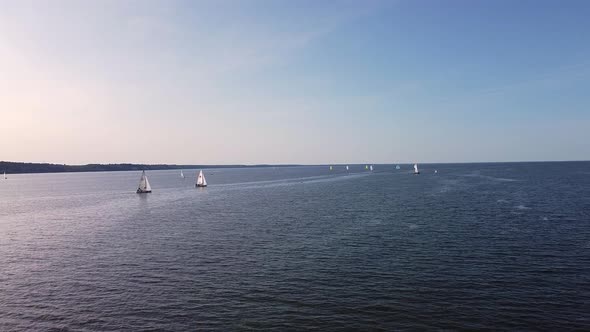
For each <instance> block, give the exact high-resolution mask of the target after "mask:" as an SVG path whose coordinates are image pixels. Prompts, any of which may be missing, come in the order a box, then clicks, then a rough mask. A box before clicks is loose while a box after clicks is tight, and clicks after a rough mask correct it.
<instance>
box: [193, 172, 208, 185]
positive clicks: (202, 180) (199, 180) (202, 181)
mask: <svg viewBox="0 0 590 332" xmlns="http://www.w3.org/2000/svg"><path fill="white" fill-rule="evenodd" d="M195 187H207V180H205V175H204V174H203V171H200V172H199V176H197V184H195Z"/></svg>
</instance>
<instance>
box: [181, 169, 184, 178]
mask: <svg viewBox="0 0 590 332" xmlns="http://www.w3.org/2000/svg"><path fill="white" fill-rule="evenodd" d="M180 177H181V178H183V179H184V173H182V170H180Z"/></svg>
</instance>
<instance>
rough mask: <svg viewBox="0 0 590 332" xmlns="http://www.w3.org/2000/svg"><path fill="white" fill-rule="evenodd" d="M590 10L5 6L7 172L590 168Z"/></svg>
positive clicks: (1, 14) (431, 4)
mask: <svg viewBox="0 0 590 332" xmlns="http://www.w3.org/2000/svg"><path fill="white" fill-rule="evenodd" d="M589 15H590V2H587V1H567V2H558V1H519V2H513V1H447V2H436V1H331V2H317V1H296V2H287V1H54V2H42V1H2V0H0V41H1V42H0V72H1V73H2V75H1V78H0V159H1V160H6V161H14V162H48V163H57V164H64V163H65V164H70V165H81V164H92V163H102V164H104V163H141V164H179V165H182V164H201V165H214V164H217V165H223V164H302V165H306V164H316V165H317V164H347V163H350V164H364V163H374V164H391V163H413V162H418V163H437V162H439V163H453V162H457V163H461V162H520V161H524V162H525V161H566V160H572V161H583V160H588V159H589V158H590V144H587V142H588V141H590V112H589V111H588V109H589V107H590V94H588V91H590V80H589V78H590V60H588V59H590V43H589V40H588V38H589V37H588V34H587V33H584V32H586V31H588V30H589V29H590V23H588V20H587V17H588V16H589Z"/></svg>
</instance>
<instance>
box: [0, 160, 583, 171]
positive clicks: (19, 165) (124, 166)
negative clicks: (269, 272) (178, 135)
mask: <svg viewBox="0 0 590 332" xmlns="http://www.w3.org/2000/svg"><path fill="white" fill-rule="evenodd" d="M575 162H589V161H587V160H551V161H485V162H443V163H420V164H423V165H460V164H522V163H575ZM364 164H365V163H350V164H348V165H364ZM396 164H400V165H407V164H412V163H409V162H400V163H387V164H382V163H378V164H377V163H376V164H373V165H396ZM328 165H331V166H345V165H346V164H340V163H335V164H310V165H304V164H276V165H273V164H257V165H240V164H235V165H177V164H131V163H121V164H86V165H67V164H51V163H25V162H12V161H0V173H3V172H6V174H30V173H81V172H118V171H142V170H146V171H156V170H174V169H199V168H202V169H210V168H255V167H303V166H328Z"/></svg>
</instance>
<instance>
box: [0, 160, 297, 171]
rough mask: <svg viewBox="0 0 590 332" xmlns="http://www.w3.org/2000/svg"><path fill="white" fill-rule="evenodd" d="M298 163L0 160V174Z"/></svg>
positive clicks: (263, 165)
mask: <svg viewBox="0 0 590 332" xmlns="http://www.w3.org/2000/svg"><path fill="white" fill-rule="evenodd" d="M290 166H300V165H295V164H294V165H267V164H261V165H175V164H88V165H66V164H49V163H22V162H11V161H0V174H1V173H3V172H6V173H7V174H19V173H63V172H114V171H141V170H146V171H148V170H166V169H195V168H246V167H290Z"/></svg>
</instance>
